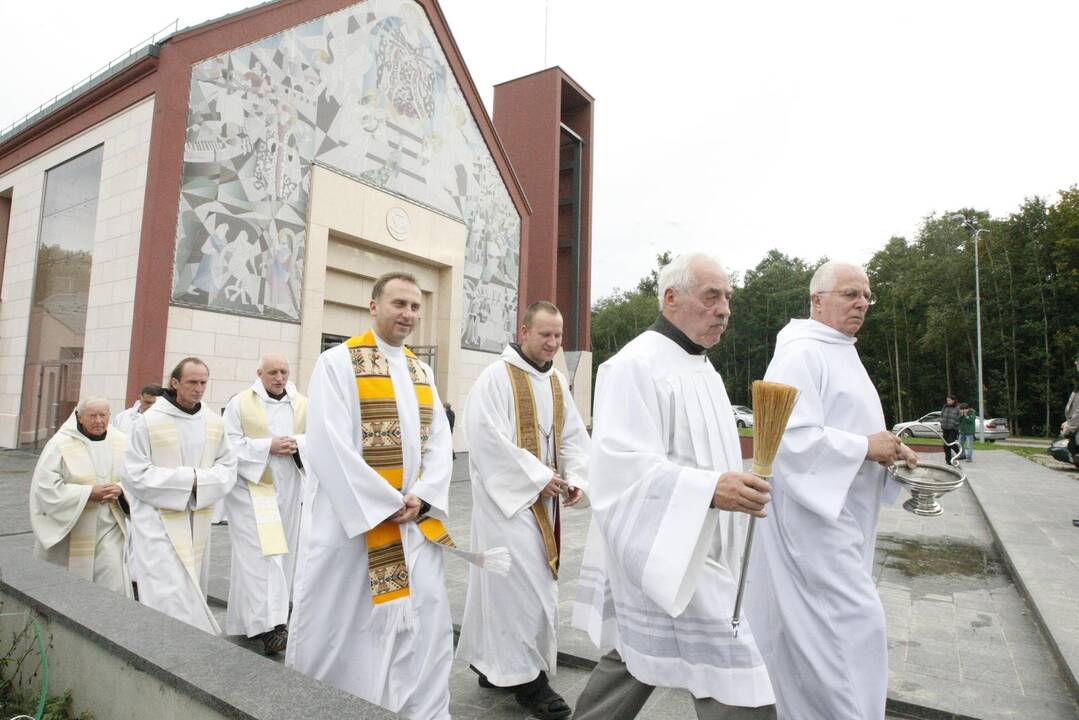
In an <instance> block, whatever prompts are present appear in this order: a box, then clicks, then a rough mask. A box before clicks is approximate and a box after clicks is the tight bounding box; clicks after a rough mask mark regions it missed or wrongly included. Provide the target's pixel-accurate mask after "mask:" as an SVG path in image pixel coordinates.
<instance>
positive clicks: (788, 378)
mask: <svg viewBox="0 0 1079 720" xmlns="http://www.w3.org/2000/svg"><path fill="white" fill-rule="evenodd" d="M809 294H810V301H811V305H812V314H811V315H810V317H809V319H807V320H791V321H790V323H788V324H787V326H786V327H785V328H783V329H782V330H781V331H780V332H779V335H778V336H777V337H776V350H775V355H774V356H773V357H772V362H771V364H769V366H768V372H767V373H766V374H765V376H764V377H765V379H766V380H770V381H774V382H781V383H786V384H788V385H793V386H795V387H797V388H798V390H799V391H800V394H799V396H798V403H797V404H796V405H795V406H794V414H793V415H791V419H790V422H788V423H787V429H786V432H785V433H784V435H783V443H782V444H781V445H780V446H779V454H778V455H777V456H776V459H775V462H774V463H773V465H772V467H773V470H774V473H775V481H774V483H773V484H772V488H773V489H772V506H771V512H770V514H769V517H767V518H764V519H763V520H762V521H761V522H760V523H759V524H758V529H757V538H758V539H757V547H756V548H755V550H756V552H754V553H753V555H752V561H751V565H750V569H749V584H748V596H747V602H746V615H747V616H748V618H749V620H750V622H751V623H752V624H753V632H754V634H755V635H756V637H757V644H758V646H759V647H760V650H761V654H762V655H764V661H765V663H767V665H768V672H769V674H770V675H771V676H772V685H773V688H774V689H775V694H776V709H777V711H778V714H779V717H780V718H798V719H799V720H874V719H875V720H883V718H884V705H885V695H886V693H887V690H888V639H887V636H886V634H885V628H884V609H883V607H882V606H881V602H880V596H879V595H878V594H877V589H876V587H875V585H874V583H873V575H872V572H873V549H874V546H875V541H876V534H877V516H878V514H879V512H880V505H881V502H886V501H890V500H891V499H894V497H895V493H896V492H897V490H898V486H897V484H896V482H895V480H893V479H892V478H891V477H890V476H889V473H888V472H887V470H886V468H887V467H888V466H889V465H893V464H895V463H897V462H900V461H904V462H906V463H908V464H910V465H916V464H917V462H918V456H917V455H916V454H915V453H914V452H913V451H911V449H910V448H908V447H907V446H906V445H903V444H902V443H900V442H899V439H898V438H897V437H896V436H895V435H893V434H892V433H890V432H888V431H887V430H886V429H885V425H884V411H883V410H882V409H881V404H880V397H879V396H878V395H877V389H876V388H875V387H874V386H873V381H872V380H871V379H870V377H869V374H868V373H867V372H866V370H865V367H864V366H863V365H862V361H861V360H860V359H859V358H858V351H857V350H856V349H855V344H854V343H855V339H856V338H855V336H856V335H857V334H858V331H859V330H860V329H861V328H862V324H863V323H864V322H865V319H866V315H867V314H868V313H869V307H870V306H871V305H873V303H874V302H875V300H876V299H875V297H874V296H873V293H872V291H871V290H870V288H869V278H868V277H867V276H866V274H865V271H863V270H862V268H860V267H858V266H857V265H851V264H849V263H842V262H827V263H825V264H823V265H821V266H820V268H818V269H817V272H816V273H815V274H814V275H813V279H812V281H811V282H810V284H809Z"/></svg>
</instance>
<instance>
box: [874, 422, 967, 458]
mask: <svg viewBox="0 0 1079 720" xmlns="http://www.w3.org/2000/svg"><path fill="white" fill-rule="evenodd" d="M913 426H918V427H924V428H925V429H926V430H929V431H930V432H933V433H936V435H937V437H939V438H940V441H941V442H942V443H944V444H945V445H946V446H947V447H951V448H954V450H952V459H951V462H949V463H948V464H949V465H952V466H954V467H959V456H960V455H961V454H962V453H963V445H962V444H961V443H960V442H959V441H956V442H948V441H947V440H945V439H944V433H942V432H941V431H940V430H937V429H936V428H935V427H933V426H932V425H926V424H925V423H923V422H913V423H911V424H910V425H908V427H913ZM892 467H893V468H894V467H895V465H894V464H893V465H892ZM889 469H891V468H889Z"/></svg>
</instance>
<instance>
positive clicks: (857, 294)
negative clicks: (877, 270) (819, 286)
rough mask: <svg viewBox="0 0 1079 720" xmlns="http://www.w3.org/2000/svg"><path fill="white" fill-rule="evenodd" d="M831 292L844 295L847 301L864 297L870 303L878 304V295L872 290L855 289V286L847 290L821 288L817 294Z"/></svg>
mask: <svg viewBox="0 0 1079 720" xmlns="http://www.w3.org/2000/svg"><path fill="white" fill-rule="evenodd" d="M829 293H834V294H836V295H842V296H843V299H844V300H846V301H847V302H854V301H856V300H857V299H858V298H862V299H864V300H865V301H866V303H867V304H869V305H876V304H877V296H876V295H874V294H873V293H871V292H862V291H861V290H855V289H854V288H850V289H847V290H821V291H820V292H819V293H817V294H818V295H827V294H829Z"/></svg>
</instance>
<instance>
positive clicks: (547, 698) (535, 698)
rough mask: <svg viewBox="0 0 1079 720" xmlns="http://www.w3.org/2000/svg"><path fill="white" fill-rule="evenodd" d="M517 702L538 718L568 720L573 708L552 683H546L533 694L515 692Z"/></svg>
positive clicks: (541, 719) (542, 719)
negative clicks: (555, 689)
mask: <svg viewBox="0 0 1079 720" xmlns="http://www.w3.org/2000/svg"><path fill="white" fill-rule="evenodd" d="M515 697H516V699H517V704H518V705H521V706H522V707H524V708H525V709H527V710H528V711H529V712H530V713H532V717H534V718H537V719H538V720H566V718H568V717H569V716H570V715H572V714H573V710H572V709H571V708H570V706H569V705H567V704H566V701H565V700H564V699H563V698H562V696H561V695H559V694H558V693H556V692H555V691H554V688H552V687H551V686H550V685H544V686H543V687H542V688H540V689H539V690H538V691H536V692H534V693H532V694H531V695H525V694H523V693H520V692H518V693H515Z"/></svg>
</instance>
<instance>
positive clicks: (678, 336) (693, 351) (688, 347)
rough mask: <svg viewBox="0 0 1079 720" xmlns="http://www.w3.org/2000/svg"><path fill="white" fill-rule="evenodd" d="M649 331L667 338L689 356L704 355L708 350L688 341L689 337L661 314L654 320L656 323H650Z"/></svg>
mask: <svg viewBox="0 0 1079 720" xmlns="http://www.w3.org/2000/svg"><path fill="white" fill-rule="evenodd" d="M648 329H649V330H654V331H655V332H658V333H659V334H660V335H663V336H664V337H666V338H669V339H670V340H671V341H672V342H674V343H675V344H676V345H678V347H680V348H682V349H683V350H685V351H686V352H687V353H689V354H690V355H704V354H705V353H706V352H708V348H706V347H704V346H703V345H698V344H697V343H695V342H693V341H692V340H690V339H689V336H688V335H686V334H685V333H684V332H682V331H681V330H679V329H678V327H677V326H675V324H674V323H672V322H671V321H670V320H668V319H667V318H665V317H664V316H663V315H662V314H661V315H660V316H659V317H657V318H656V321H655V322H654V323H652V327H650V328H648Z"/></svg>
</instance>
